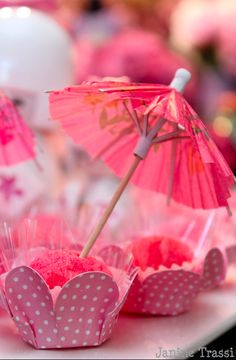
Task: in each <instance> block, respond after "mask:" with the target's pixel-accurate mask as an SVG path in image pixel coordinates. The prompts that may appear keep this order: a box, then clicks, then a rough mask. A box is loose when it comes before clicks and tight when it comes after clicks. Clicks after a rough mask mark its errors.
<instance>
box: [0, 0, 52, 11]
mask: <svg viewBox="0 0 236 360" xmlns="http://www.w3.org/2000/svg"><path fill="white" fill-rule="evenodd" d="M56 5H57V4H56V0H0V7H5V6H28V7H31V8H36V9H39V10H46V11H47V10H54V9H55V8H56Z"/></svg>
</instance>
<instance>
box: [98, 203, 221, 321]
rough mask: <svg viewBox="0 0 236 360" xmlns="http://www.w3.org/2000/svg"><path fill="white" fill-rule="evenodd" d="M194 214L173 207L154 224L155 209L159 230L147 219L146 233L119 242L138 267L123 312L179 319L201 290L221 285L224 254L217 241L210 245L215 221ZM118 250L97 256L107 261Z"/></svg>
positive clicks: (113, 249)
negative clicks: (121, 242) (127, 240)
mask: <svg viewBox="0 0 236 360" xmlns="http://www.w3.org/2000/svg"><path fill="white" fill-rule="evenodd" d="M159 203H161V202H160V201H159ZM140 206H141V205H140ZM165 212H166V214H165ZM191 212H192V213H191ZM167 214H169V216H168V217H167V218H166V219H165V216H166V215H167ZM193 214H194V212H193V211H191V210H190V209H186V210H185V209H184V208H183V209H182V210H181V209H180V207H178V206H176V208H175V206H172V207H170V208H169V210H168V208H166V210H164V209H163V211H162V212H161V213H160V217H161V222H160V223H159V224H158V222H159V219H158V211H157V212H156V213H155V219H156V223H157V224H158V226H156V227H155V226H154V225H153V224H152V226H151V228H152V231H151V229H150V224H151V223H152V221H151V219H150V216H149V225H148V230H147V229H143V231H141V230H140V229H139V231H138V235H136V236H133V237H132V240H131V241H129V242H126V243H124V242H123V244H122V248H123V249H124V248H125V249H126V251H128V252H131V253H132V255H133V258H134V265H135V266H137V267H138V276H137V277H136V278H135V279H134V282H133V284H132V286H131V289H130V291H129V295H128V298H127V301H126V303H125V305H124V307H123V310H124V311H125V312H131V313H136V314H144V315H162V316H175V315H179V314H181V313H184V312H186V311H189V310H190V309H191V308H192V306H193V303H194V301H195V300H196V298H197V296H198V295H199V294H200V293H201V292H202V291H204V290H210V289H212V288H214V287H216V286H218V285H220V284H222V283H223V281H224V279H225V275H226V270H227V256H226V252H225V249H224V248H223V247H222V246H221V245H220V244H219V243H218V244H217V245H216V246H215V247H213V245H212V243H213V241H212V236H213V233H212V228H213V226H212V225H213V223H214V221H215V217H214V216H213V215H212V214H211V213H210V212H209V214H210V215H208V216H207V215H206V214H204V211H200V212H199V213H198V211H197V212H196V211H195V215H193ZM170 215H171V216H170ZM172 218H173V222H172ZM165 220H166V221H165ZM141 223H142V224H143V223H144V222H143V221H142V222H141ZM171 224H172V225H171ZM178 224H179V230H177V225H178ZM173 225H174V226H173ZM158 234H159V235H158ZM170 234H171V235H170ZM122 251H123V250H121V249H119V248H117V247H116V246H112V248H111V249H109V247H107V248H104V249H103V250H102V251H101V252H100V255H101V256H102V257H103V259H104V260H105V261H106V263H109V261H111V259H112V257H115V258H117V257H119V256H121V254H122ZM119 254H120V255H119Z"/></svg>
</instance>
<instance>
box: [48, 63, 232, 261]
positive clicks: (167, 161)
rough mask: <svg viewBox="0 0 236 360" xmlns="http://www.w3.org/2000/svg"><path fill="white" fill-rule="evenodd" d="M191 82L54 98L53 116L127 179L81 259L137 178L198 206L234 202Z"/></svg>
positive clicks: (87, 89)
mask: <svg viewBox="0 0 236 360" xmlns="http://www.w3.org/2000/svg"><path fill="white" fill-rule="evenodd" d="M190 77H191V75H190V73H189V72H188V71H187V70H184V69H179V70H178V71H177V72H176V75H175V78H174V79H173V81H172V82H171V84H170V86H164V85H152V84H131V83H116V82H93V83H84V84H82V85H80V86H74V87H70V88H66V89H64V90H62V91H56V92H53V93H51V94H50V111H51V116H52V118H53V119H54V120H57V121H59V122H60V123H61V125H62V127H63V128H64V130H65V131H66V132H67V133H68V134H69V135H70V136H71V137H72V138H73V139H74V141H75V142H77V143H79V144H81V145H82V146H84V147H85V148H86V149H87V150H88V151H89V152H90V153H91V154H92V155H93V156H94V157H100V158H102V159H103V160H104V161H105V162H106V163H107V164H108V165H109V166H110V168H111V169H113V170H114V172H115V173H116V174H117V175H118V176H121V177H123V179H122V181H121V183H120V185H119V187H118V189H117V191H116V193H115V194H114V196H113V198H112V200H111V202H110V204H109V205H108V208H107V209H106V210H105V212H104V214H103V216H102V218H101V221H100V222H99V223H98V225H97V227H96V228H95V230H94V231H93V232H92V234H91V236H90V238H89V240H88V242H87V244H86V246H85V248H84V250H83V252H82V254H81V256H86V255H87V254H88V252H89V250H90V249H91V247H92V246H93V244H94V242H95V241H96V239H97V237H98V235H99V234H100V232H101V231H102V229H103V227H104V225H105V223H106V221H107V219H108V217H109V216H110V214H111V212H112V210H113V208H114V207H115V205H116V203H117V201H118V200H119V198H120V196H121V194H122V193H123V191H124V189H125V188H126V186H127V184H128V183H129V181H130V180H131V181H132V182H133V183H134V184H136V185H139V186H141V187H144V188H148V189H151V190H155V191H158V192H162V193H165V194H167V196H168V198H169V199H170V198H171V197H172V198H173V199H175V200H176V201H178V202H181V203H183V204H185V205H187V206H191V207H193V208H205V209H208V208H216V207H219V206H227V205H228V203H227V199H228V198H229V197H230V193H229V187H230V185H231V184H232V183H233V182H234V176H233V174H232V172H231V170H230V168H229V167H228V165H227V164H226V162H225V161H224V159H223V157H222V155H221V154H220V152H219V151H218V149H217V147H216V146H215V144H214V143H213V141H212V140H211V139H210V137H209V135H208V133H207V130H206V128H205V126H204V125H203V123H202V122H201V120H200V119H199V117H198V115H197V114H196V113H195V112H194V110H193V109H192V108H191V107H190V105H189V104H188V103H187V102H186V100H185V99H184V98H183V96H182V95H181V92H182V91H183V90H184V87H185V85H186V84H187V82H188V81H189V80H190ZM144 159H145V160H144ZM131 178H132V179H131Z"/></svg>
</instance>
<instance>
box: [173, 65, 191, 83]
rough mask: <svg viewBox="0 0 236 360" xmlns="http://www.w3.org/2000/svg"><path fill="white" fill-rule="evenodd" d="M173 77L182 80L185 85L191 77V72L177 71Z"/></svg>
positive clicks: (181, 69) (182, 69)
mask: <svg viewBox="0 0 236 360" xmlns="http://www.w3.org/2000/svg"><path fill="white" fill-rule="evenodd" d="M175 76H176V77H178V78H181V79H183V80H184V81H185V82H186V84H187V83H188V82H189V80H190V79H191V77H192V75H191V72H190V71H188V70H186V69H184V68H180V69H178V70H177V71H176V73H175Z"/></svg>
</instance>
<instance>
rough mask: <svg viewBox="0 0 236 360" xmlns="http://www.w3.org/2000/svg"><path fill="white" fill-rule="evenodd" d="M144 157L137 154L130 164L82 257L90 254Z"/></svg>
mask: <svg viewBox="0 0 236 360" xmlns="http://www.w3.org/2000/svg"><path fill="white" fill-rule="evenodd" d="M141 160H142V159H141V158H140V157H138V156H136V155H135V158H134V161H133V163H132V165H131V166H130V168H129V170H128V172H127V174H126V175H125V177H124V178H123V179H122V180H121V182H120V184H119V187H118V188H117V190H116V192H115V194H114V195H113V197H112V199H111V201H110V203H109V205H108V207H107V208H106V210H105V212H104V213H103V215H102V217H101V219H100V221H99V223H98V224H97V225H96V227H95V229H94V230H93V232H92V234H91V235H90V237H89V239H88V241H87V243H86V244H85V246H84V248H83V250H82V252H81V254H80V257H81V258H84V257H86V256H88V254H89V252H90V250H91V248H92V247H93V245H94V243H95V242H96V240H97V238H98V236H99V235H100V233H101V231H102V229H103V227H104V226H105V224H106V222H107V220H108V219H109V217H110V215H111V213H112V211H113V209H114V207H115V206H116V204H117V202H118V201H119V199H120V197H121V195H122V194H123V192H124V190H125V188H126V187H127V185H128V183H129V181H130V179H131V177H132V175H133V174H134V172H135V170H136V169H137V167H138V165H139V163H140V161H141Z"/></svg>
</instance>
